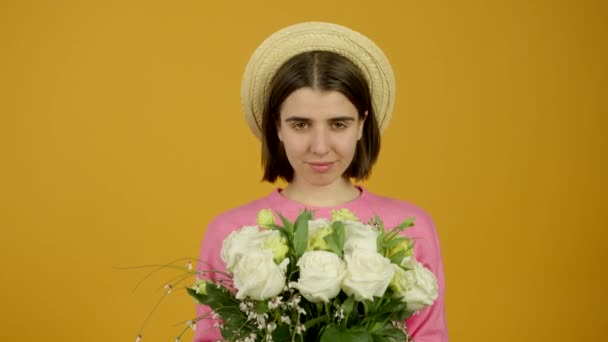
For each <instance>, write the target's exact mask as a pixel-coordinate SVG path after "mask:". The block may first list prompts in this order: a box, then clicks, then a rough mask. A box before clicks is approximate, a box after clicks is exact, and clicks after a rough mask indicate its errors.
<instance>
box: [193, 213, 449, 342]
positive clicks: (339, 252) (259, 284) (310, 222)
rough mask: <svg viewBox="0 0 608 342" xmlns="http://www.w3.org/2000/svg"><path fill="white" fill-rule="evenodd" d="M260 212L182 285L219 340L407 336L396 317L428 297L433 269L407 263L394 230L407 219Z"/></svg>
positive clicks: (409, 244) (406, 245)
mask: <svg viewBox="0 0 608 342" xmlns="http://www.w3.org/2000/svg"><path fill="white" fill-rule="evenodd" d="M278 216H279V217H280V219H281V224H277V223H276V222H275V221H274V215H273V213H272V211H270V210H269V209H265V210H261V211H260V212H259V213H258V218H257V225H256V226H246V227H242V228H241V229H239V230H237V231H234V232H233V233H231V234H230V235H229V236H228V237H227V238H226V239H225V240H224V241H223V245H222V251H221V257H222V259H223V260H224V262H225V263H226V271H227V272H221V271H217V270H209V271H203V272H198V273H199V274H201V273H202V274H206V273H210V272H216V273H215V274H216V276H215V277H213V278H214V280H210V279H209V278H206V279H196V281H195V283H194V285H193V286H192V287H190V288H187V291H188V293H189V294H190V295H191V296H192V297H194V298H195V299H196V301H197V302H198V303H200V304H204V305H207V306H209V307H210V308H211V310H212V311H210V312H209V313H208V314H206V315H203V316H201V317H198V318H197V319H196V320H194V321H190V325H194V324H195V323H196V322H197V321H198V320H201V319H215V320H216V324H215V326H217V327H219V329H220V331H221V333H222V336H223V337H224V339H226V340H228V341H263V340H265V341H321V342H324V341H376V342H378V341H411V338H410V336H409V335H408V332H407V327H406V326H405V324H404V320H405V319H407V318H408V317H409V316H411V315H412V314H414V313H415V312H416V311H418V310H420V309H422V308H424V307H426V306H428V305H431V304H432V303H433V301H434V300H435V299H436V298H437V295H438V288H437V281H436V279H435V276H434V275H433V274H432V273H431V271H429V270H428V269H427V268H425V267H424V266H423V265H422V264H420V263H419V262H417V261H416V260H415V258H414V255H413V248H414V241H412V239H410V238H408V237H406V236H403V235H402V234H400V232H401V231H403V230H404V229H407V228H408V227H411V226H413V225H414V218H409V219H406V220H405V221H403V222H402V223H401V224H399V225H398V226H397V227H394V228H392V229H385V227H384V225H383V223H382V221H381V219H380V218H379V217H374V218H372V219H371V220H370V222H368V223H367V224H365V223H363V222H361V221H360V220H359V219H358V218H357V217H356V216H355V215H354V214H353V213H352V212H350V211H348V210H346V209H341V210H335V211H332V213H331V221H330V220H327V219H323V218H321V219H314V217H313V212H311V211H308V210H305V211H303V212H301V213H300V214H299V215H298V217H297V219H296V220H295V222H290V221H289V220H288V219H286V218H285V217H283V216H282V215H280V214H278Z"/></svg>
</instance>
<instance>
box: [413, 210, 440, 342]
mask: <svg viewBox="0 0 608 342" xmlns="http://www.w3.org/2000/svg"><path fill="white" fill-rule="evenodd" d="M424 219H425V222H424V231H423V232H422V233H423V234H422V235H423V237H422V238H421V239H419V240H417V241H416V247H418V251H417V252H416V254H417V255H416V258H417V259H418V261H419V262H420V263H422V264H423V265H424V266H425V267H426V268H428V269H429V270H430V271H431V272H433V274H434V275H435V277H436V278H437V285H438V288H439V291H438V292H439V294H438V297H437V299H436V300H435V302H434V303H433V305H431V306H429V307H426V308H424V309H422V310H420V311H418V312H417V313H415V314H414V315H413V316H412V317H410V318H409V319H408V320H407V321H406V325H407V327H408V330H409V333H410V335H411V336H412V338H413V339H414V341H416V342H447V341H448V331H447V324H446V318H445V301H444V300H445V276H444V273H443V262H442V258H441V250H440V246H439V238H438V237H437V232H436V230H435V225H434V223H433V221H432V219H431V218H430V217H429V216H428V215H425V216H424Z"/></svg>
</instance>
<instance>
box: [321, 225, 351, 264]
mask: <svg viewBox="0 0 608 342" xmlns="http://www.w3.org/2000/svg"><path fill="white" fill-rule="evenodd" d="M331 230H332V233H331V234H329V235H327V236H326V237H324V238H323V239H324V240H325V241H326V242H327V246H328V247H329V248H330V249H331V251H332V252H334V253H336V254H337V255H339V256H340V257H342V255H343V254H344V241H345V240H346V231H345V228H344V223H342V222H341V221H335V222H334V223H332V224H331Z"/></svg>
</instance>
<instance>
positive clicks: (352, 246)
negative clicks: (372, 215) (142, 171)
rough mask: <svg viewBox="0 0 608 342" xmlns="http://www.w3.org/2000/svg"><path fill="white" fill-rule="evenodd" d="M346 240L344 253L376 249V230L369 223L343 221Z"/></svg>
mask: <svg viewBox="0 0 608 342" xmlns="http://www.w3.org/2000/svg"><path fill="white" fill-rule="evenodd" d="M344 223H345V226H344V230H345V232H346V240H345V242H344V253H351V252H354V251H369V252H377V251H378V245H377V240H378V233H379V232H378V231H377V230H374V229H373V228H372V227H371V226H370V225H367V224H363V223H361V222H358V221H344Z"/></svg>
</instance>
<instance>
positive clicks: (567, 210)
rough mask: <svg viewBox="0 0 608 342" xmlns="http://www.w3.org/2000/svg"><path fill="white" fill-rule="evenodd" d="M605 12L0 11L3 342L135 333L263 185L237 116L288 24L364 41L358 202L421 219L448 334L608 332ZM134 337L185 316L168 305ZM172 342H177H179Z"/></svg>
mask: <svg viewBox="0 0 608 342" xmlns="http://www.w3.org/2000/svg"><path fill="white" fill-rule="evenodd" d="M607 17H608V11H607V6H606V2H604V1H574V0H573V1H523V0H517V1H494V2H492V1H470V0H468V1H448V0H446V1H328V0H323V1H313V0H309V1H295V2H294V1H240V2H237V1H202V0H199V1H15V2H8V1H3V2H2V3H1V4H0V28H1V30H0V43H1V46H2V53H1V54H0V62H1V63H0V86H1V88H0V115H1V116H0V158H1V159H0V160H1V163H2V164H1V168H0V206H1V207H0V224H1V228H2V235H1V238H0V241H1V242H0V251H1V252H0V253H1V255H0V257H1V259H0V260H2V267H1V268H0V274H1V278H0V279H1V281H0V303H1V304H0V306H1V308H2V309H1V310H0V316H1V317H0V322H2V323H0V324H1V325H2V326H1V329H0V340H2V341H133V340H134V336H135V334H136V333H137V331H138V328H139V325H140V324H141V322H142V321H143V320H144V318H145V317H146V315H147V313H148V312H149V310H150V309H151V308H152V305H153V304H154V302H155V300H156V299H157V298H158V295H159V294H160V293H161V291H160V290H158V286H159V285H160V284H161V283H162V281H163V280H167V279H169V278H170V277H171V276H172V274H170V273H166V274H163V275H160V276H158V277H153V278H151V279H150V280H149V281H147V282H146V283H144V285H143V286H142V287H141V288H140V289H138V290H137V291H135V292H132V289H133V288H134V287H135V285H136V284H137V282H138V281H139V279H140V278H141V277H142V276H143V275H144V274H145V272H144V271H142V270H130V271H125V270H117V269H114V267H125V266H133V265H146V264H155V263H163V262H168V261H171V260H173V259H175V258H178V257H196V256H197V255H198V248H199V244H200V240H201V238H202V236H203V233H204V229H205V225H206V223H207V222H208V221H209V220H210V219H211V218H212V217H213V216H214V215H215V214H217V213H219V212H221V211H223V210H226V209H228V208H231V207H234V206H237V205H239V204H242V203H244V202H246V201H249V200H251V199H253V198H257V197H260V196H264V195H266V194H267V193H269V192H270V191H271V190H272V188H273V185H271V184H264V183H260V182H259V179H260V177H261V172H260V167H259V164H260V162H259V154H260V152H259V144H258V142H257V140H256V139H255V138H254V137H253V135H251V134H250V133H249V131H248V128H247V126H246V124H245V121H244V120H243V118H242V113H241V108H240V100H239V90H240V77H241V75H242V72H243V69H244V67H245V64H246V62H247V60H248V58H249V56H250V54H251V53H252V52H253V50H254V49H255V47H256V46H257V45H258V44H259V43H260V42H261V41H262V40H263V39H264V38H265V37H266V36H268V35H269V34H271V33H272V32H274V31H275V30H277V29H279V28H282V27H284V26H287V25H289V24H293V23H296V22H300V21H307V20H320V21H332V22H337V23H340V24H343V25H346V26H349V27H351V28H353V29H355V30H358V31H360V32H363V33H364V34H366V35H367V36H369V37H370V38H372V39H373V40H374V41H376V43H377V44H378V45H380V46H381V47H382V48H383V49H384V51H385V53H386V54H387V55H388V57H389V59H390V60H391V62H392V64H393V67H394V69H395V73H396V78H397V88H398V93H397V94H398V95H397V103H396V108H395V112H394V116H393V120H392V122H391V125H390V127H389V128H388V130H387V131H386V134H385V135H384V141H383V144H384V145H383V149H382V152H381V155H380V161H379V163H378V165H377V167H376V168H375V169H374V173H373V176H372V178H371V180H370V181H369V182H366V183H365V186H367V187H368V188H369V189H370V190H371V191H374V192H377V193H380V194H384V195H388V196H393V197H398V198H401V199H405V200H409V201H412V202H414V203H416V204H418V205H420V206H422V207H423V208H425V209H426V210H427V211H428V212H429V213H430V214H431V215H432V216H433V217H434V219H435V222H436V224H437V228H438V232H439V234H440V238H441V243H442V249H443V256H444V263H445V268H446V276H447V297H446V298H447V300H446V305H447V314H448V324H449V332H450V336H451V340H452V341H600V340H607V339H608V332H606V327H605V324H606V323H607V321H606V317H607V316H606V311H605V310H606V306H607V305H608V298H607V297H608V296H607V295H606V290H607V289H608V275H607V267H606V262H607V261H608V258H607V257H608V252H607V248H606V239H607V238H608V233H607V228H608V225H607V222H608V215H607V212H608V210H607V209H608V208H607V205H606V203H607V200H606V196H607V195H608V191H607V190H608V189H607V183H606V175H607V174H608V170H607V167H606V164H607V163H606V156H607V155H608V153H607V151H606V147H607V141H606V140H607V138H606V132H605V130H606V128H607V125H606V123H607V122H606V121H607V119H606V116H607V115H608V111H607V109H608V106H607V102H608V101H607V95H608V94H607V93H608V92H607V90H608V83H607V82H608V81H607V80H608V72H607V71H608V68H607V62H606V61H607V60H608V53H607V42H608V35H607V34H606V33H607V26H608V24H607V22H608V21H607V20H606V18H607ZM171 297H172V298H171V300H170V301H168V302H166V303H165V304H163V305H161V308H160V311H158V312H157V314H155V315H154V316H153V317H152V320H151V321H150V325H149V326H148V327H147V328H146V330H144V339H145V340H144V341H172V340H173V339H172V337H173V336H174V335H175V334H177V333H178V332H179V331H181V326H174V324H175V323H178V322H181V321H185V320H187V319H189V318H191V317H192V316H193V314H194V312H193V306H192V303H191V301H190V299H189V298H187V297H186V295H185V294H183V293H182V292H181V291H180V292H178V293H173V294H172V295H171ZM190 336H191V335H187V338H186V340H190Z"/></svg>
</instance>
